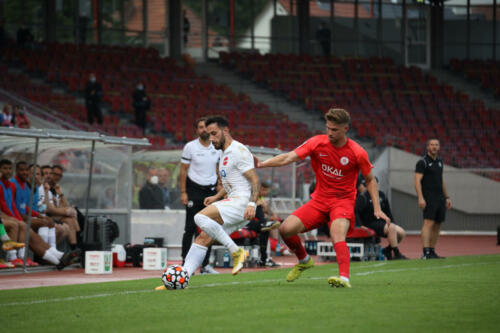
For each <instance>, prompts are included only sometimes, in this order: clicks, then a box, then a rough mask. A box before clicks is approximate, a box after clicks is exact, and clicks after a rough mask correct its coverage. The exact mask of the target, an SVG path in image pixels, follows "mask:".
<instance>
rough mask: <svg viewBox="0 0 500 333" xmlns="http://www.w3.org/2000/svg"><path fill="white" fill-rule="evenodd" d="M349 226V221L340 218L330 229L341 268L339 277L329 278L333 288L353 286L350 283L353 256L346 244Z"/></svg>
mask: <svg viewBox="0 0 500 333" xmlns="http://www.w3.org/2000/svg"><path fill="white" fill-rule="evenodd" d="M349 226H350V222H349V220H347V219H344V218H339V219H336V220H334V221H333V223H332V225H331V227H330V235H331V237H332V242H333V248H334V249H335V253H336V255H337V264H338V266H339V276H331V277H329V278H328V283H329V284H330V285H331V286H332V287H344V288H351V284H350V283H349V266H350V263H351V255H350V253H349V249H348V248H347V244H346V242H345V238H346V235H347V231H348V230H349Z"/></svg>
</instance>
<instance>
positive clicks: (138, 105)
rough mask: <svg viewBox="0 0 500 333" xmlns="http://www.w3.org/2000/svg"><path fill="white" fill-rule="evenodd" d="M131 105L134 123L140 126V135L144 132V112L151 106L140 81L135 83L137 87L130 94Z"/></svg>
mask: <svg viewBox="0 0 500 333" xmlns="http://www.w3.org/2000/svg"><path fill="white" fill-rule="evenodd" d="M132 101H133V102H132V106H133V107H134V110H135V124H136V125H137V126H139V127H140V128H142V135H145V134H146V113H147V112H148V111H149V109H150V108H151V100H150V99H149V97H148V95H146V91H145V90H144V85H143V84H142V82H139V83H138V84H137V88H136V89H135V90H134V93H133V94H132Z"/></svg>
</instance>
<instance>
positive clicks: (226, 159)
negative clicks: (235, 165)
mask: <svg viewBox="0 0 500 333" xmlns="http://www.w3.org/2000/svg"><path fill="white" fill-rule="evenodd" d="M228 160H229V157H228V156H226V157H224V160H223V161H222V165H224V166H226V165H227V161H228Z"/></svg>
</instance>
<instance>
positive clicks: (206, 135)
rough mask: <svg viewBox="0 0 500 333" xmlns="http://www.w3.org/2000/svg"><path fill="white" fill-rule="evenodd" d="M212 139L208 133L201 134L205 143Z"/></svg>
mask: <svg viewBox="0 0 500 333" xmlns="http://www.w3.org/2000/svg"><path fill="white" fill-rule="evenodd" d="M209 137H210V134H208V133H201V134H200V138H201V139H202V140H203V141H206V140H208V138H209Z"/></svg>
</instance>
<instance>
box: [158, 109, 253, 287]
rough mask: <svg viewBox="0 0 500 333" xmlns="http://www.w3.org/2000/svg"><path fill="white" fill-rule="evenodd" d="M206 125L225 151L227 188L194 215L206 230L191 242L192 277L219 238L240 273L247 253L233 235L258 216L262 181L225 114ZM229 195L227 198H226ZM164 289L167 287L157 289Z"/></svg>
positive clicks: (221, 174) (222, 164)
mask: <svg viewBox="0 0 500 333" xmlns="http://www.w3.org/2000/svg"><path fill="white" fill-rule="evenodd" d="M205 124H206V126H207V132H208V133H209V134H210V141H212V144H213V145H214V147H215V148H216V149H221V150H222V156H221V159H220V161H219V178H220V179H221V182H222V186H223V188H222V189H221V190H220V191H219V192H217V194H216V195H214V196H211V197H207V198H205V201H204V203H205V205H206V206H207V207H205V208H204V209H203V210H202V211H200V212H199V213H198V214H196V215H195V217H194V220H195V222H196V225H197V226H198V227H200V229H201V230H202V232H201V233H200V234H199V235H198V237H196V239H195V240H194V243H193V245H191V248H190V249H189V252H188V254H187V256H186V260H185V263H184V268H185V269H186V271H187V272H188V274H189V275H190V276H191V275H192V273H193V272H194V271H195V270H196V269H197V268H198V267H199V266H200V265H201V263H202V262H203V259H204V258H205V255H206V253H207V249H208V246H210V245H211V244H213V243H214V242H215V241H218V242H219V243H221V244H222V245H224V246H225V247H226V248H227V249H228V250H229V252H230V253H231V254H232V257H233V271H232V273H233V275H236V274H238V272H239V271H241V269H242V268H243V264H244V263H245V260H246V254H245V251H244V250H243V249H242V248H239V247H238V246H237V245H236V244H235V243H234V241H233V240H232V239H231V237H229V234H231V233H232V232H233V231H235V230H237V229H239V228H241V227H243V226H244V225H246V224H247V223H248V221H249V220H251V219H253V218H254V217H255V207H256V201H257V198H258V195H259V188H260V181H259V177H258V176H257V173H256V171H255V169H254V159H253V155H252V154H251V153H250V151H249V150H248V148H246V147H245V146H244V145H242V144H241V143H239V142H238V141H235V140H233V139H232V138H231V135H230V134H229V124H228V122H227V120H226V119H225V118H224V117H220V116H213V117H209V118H208V119H207V120H206V122H205ZM225 196H227V198H225V199H223V198H224V197H225ZM221 199H223V200H221ZM219 200H220V201H219ZM160 289H165V287H163V286H161V287H158V288H157V290H160Z"/></svg>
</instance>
